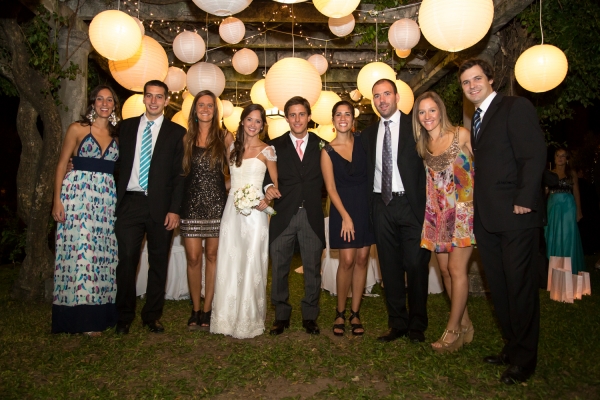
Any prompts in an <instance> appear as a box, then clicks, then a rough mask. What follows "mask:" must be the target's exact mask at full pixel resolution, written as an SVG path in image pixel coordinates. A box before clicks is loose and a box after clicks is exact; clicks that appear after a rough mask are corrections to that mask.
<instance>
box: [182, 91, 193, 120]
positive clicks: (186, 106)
mask: <svg viewBox="0 0 600 400" xmlns="http://www.w3.org/2000/svg"><path fill="white" fill-rule="evenodd" d="M193 104H194V96H188V97H186V98H185V99H183V103H181V113H182V114H183V117H184V118H185V120H186V121H187V120H188V118H189V117H190V112H191V111H192V105H193Z"/></svg>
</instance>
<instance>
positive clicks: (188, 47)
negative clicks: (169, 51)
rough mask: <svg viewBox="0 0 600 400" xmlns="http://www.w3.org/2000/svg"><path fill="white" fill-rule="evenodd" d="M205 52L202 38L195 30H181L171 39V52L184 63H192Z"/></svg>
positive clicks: (198, 59)
mask: <svg viewBox="0 0 600 400" xmlns="http://www.w3.org/2000/svg"><path fill="white" fill-rule="evenodd" d="M205 52H206V45H205V44H204V40H203V39H202V38H201V37H200V35H198V34H197V33H196V32H190V31H183V32H181V33H180V34H179V35H177V36H176V37H175V40H173V53H174V54H175V57H177V58H178V59H180V60H181V61H183V62H184V63H186V64H194V63H196V62H198V61H200V59H201V58H202V57H204V53H205Z"/></svg>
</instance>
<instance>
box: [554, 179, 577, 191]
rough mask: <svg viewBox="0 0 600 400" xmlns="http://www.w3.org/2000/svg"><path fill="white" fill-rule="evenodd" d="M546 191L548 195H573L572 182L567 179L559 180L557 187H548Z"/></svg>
mask: <svg viewBox="0 0 600 400" xmlns="http://www.w3.org/2000/svg"><path fill="white" fill-rule="evenodd" d="M548 191H549V193H573V180H572V179H571V178H568V177H564V178H562V179H559V180H558V185H556V186H550V187H549V188H548Z"/></svg>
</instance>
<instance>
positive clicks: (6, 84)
mask: <svg viewBox="0 0 600 400" xmlns="http://www.w3.org/2000/svg"><path fill="white" fill-rule="evenodd" d="M0 94H2V95H4V96H9V97H19V92H17V88H15V85H13V84H12V82H11V81H9V80H8V79H6V78H5V77H3V76H2V75H0Z"/></svg>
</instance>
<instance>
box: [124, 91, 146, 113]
mask: <svg viewBox="0 0 600 400" xmlns="http://www.w3.org/2000/svg"><path fill="white" fill-rule="evenodd" d="M145 112H146V106H145V105H144V95H143V94H138V93H136V94H134V95H131V96H129V98H128V99H127V100H125V103H123V108H122V109H121V116H122V117H123V119H127V118H132V117H139V116H140V115H142V114H143V113H145Z"/></svg>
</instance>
